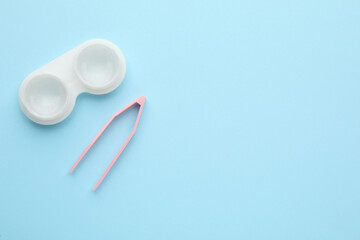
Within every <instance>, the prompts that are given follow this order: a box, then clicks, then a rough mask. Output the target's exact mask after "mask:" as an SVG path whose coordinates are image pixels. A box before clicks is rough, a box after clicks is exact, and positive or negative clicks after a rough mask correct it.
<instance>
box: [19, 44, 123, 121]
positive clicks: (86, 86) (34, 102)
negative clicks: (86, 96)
mask: <svg viewBox="0 0 360 240" xmlns="http://www.w3.org/2000/svg"><path fill="white" fill-rule="evenodd" d="M125 72H126V62H125V57H124V55H123V53H122V51H121V50H120V49H119V48H118V47H117V46H116V45H115V44H114V43H112V42H110V41H107V40H104V39H93V40H89V41H86V42H84V43H82V44H80V45H79V46H77V47H75V48H73V49H72V50H70V51H68V52H66V53H65V54H63V55H62V56H60V57H58V58H56V59H55V60H53V61H51V62H50V63H48V64H46V65H44V66H42V67H40V68H39V69H37V70H35V71H34V72H32V73H30V74H29V75H28V76H27V77H26V78H25V79H24V80H23V82H22V84H21V86H20V89H19V104H20V107H21V109H22V111H23V112H24V114H25V115H26V116H27V117H28V118H30V119H31V120H32V121H34V122H36V123H39V124H44V125H51V124H55V123H58V122H61V121H63V120H64V119H65V118H66V117H67V116H69V114H70V113H71V112H72V110H73V108H74V106H75V102H76V98H77V96H78V95H79V94H81V93H84V92H87V93H91V94H105V93H109V92H111V91H113V90H115V89H116V88H117V87H118V86H119V85H120V84H121V82H122V81H123V79H124V77H125Z"/></svg>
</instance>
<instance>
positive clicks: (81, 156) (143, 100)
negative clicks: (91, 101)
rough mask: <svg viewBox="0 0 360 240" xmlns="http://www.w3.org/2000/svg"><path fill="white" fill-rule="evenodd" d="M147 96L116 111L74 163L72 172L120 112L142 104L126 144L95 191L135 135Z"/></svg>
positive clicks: (97, 184) (96, 186)
mask: <svg viewBox="0 0 360 240" xmlns="http://www.w3.org/2000/svg"><path fill="white" fill-rule="evenodd" d="M145 99H146V98H145V96H144V95H143V96H140V97H139V98H138V99H136V100H135V101H133V102H131V103H130V104H129V105H127V106H126V107H124V108H123V109H121V110H120V111H118V112H117V113H115V114H114V115H113V116H112V117H111V118H110V119H109V121H107V123H106V124H105V125H104V127H103V128H102V129H101V130H100V132H99V133H98V134H97V135H96V136H95V137H94V139H93V140H92V141H91V142H90V144H89V145H88V146H87V147H86V149H85V151H84V152H83V153H82V154H81V155H80V157H79V158H78V159H77V160H76V162H75V163H74V165H73V166H72V168H71V170H70V172H69V174H70V173H72V172H73V171H74V169H75V168H76V166H77V165H78V164H79V162H80V161H81V160H82V159H83V158H84V156H85V155H86V153H87V152H88V151H89V150H90V148H91V147H92V146H93V145H94V143H95V142H96V141H97V140H98V139H99V137H100V136H101V134H103V132H104V131H105V130H106V128H107V127H108V126H109V125H110V124H111V122H112V121H113V120H114V119H115V118H116V117H118V116H119V115H120V114H122V113H123V112H125V111H126V110H128V109H129V108H130V107H132V106H134V105H135V104H139V105H140V109H139V112H138V115H137V117H136V121H135V125H134V128H133V130H132V131H131V133H130V135H129V136H128V138H127V139H126V141H125V142H124V144H123V145H122V146H121V148H120V150H119V152H118V153H117V154H116V155H115V157H114V159H113V160H112V161H111V163H110V164H109V166H108V167H107V169H106V170H105V172H104V173H103V175H102V176H101V178H100V179H99V181H98V182H97V183H96V185H95V187H94V188H93V191H95V190H96V189H97V188H98V187H99V185H100V184H101V182H102V181H103V180H104V178H105V177H106V175H107V174H108V172H109V171H110V169H111V167H112V166H113V165H114V163H115V162H116V160H117V159H118V158H119V156H120V154H121V153H122V152H123V151H124V149H125V147H126V145H127V144H128V143H129V142H130V140H131V138H132V137H133V136H134V134H135V131H136V128H137V126H138V123H139V120H140V116H141V112H142V110H143V108H144V103H145Z"/></svg>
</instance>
